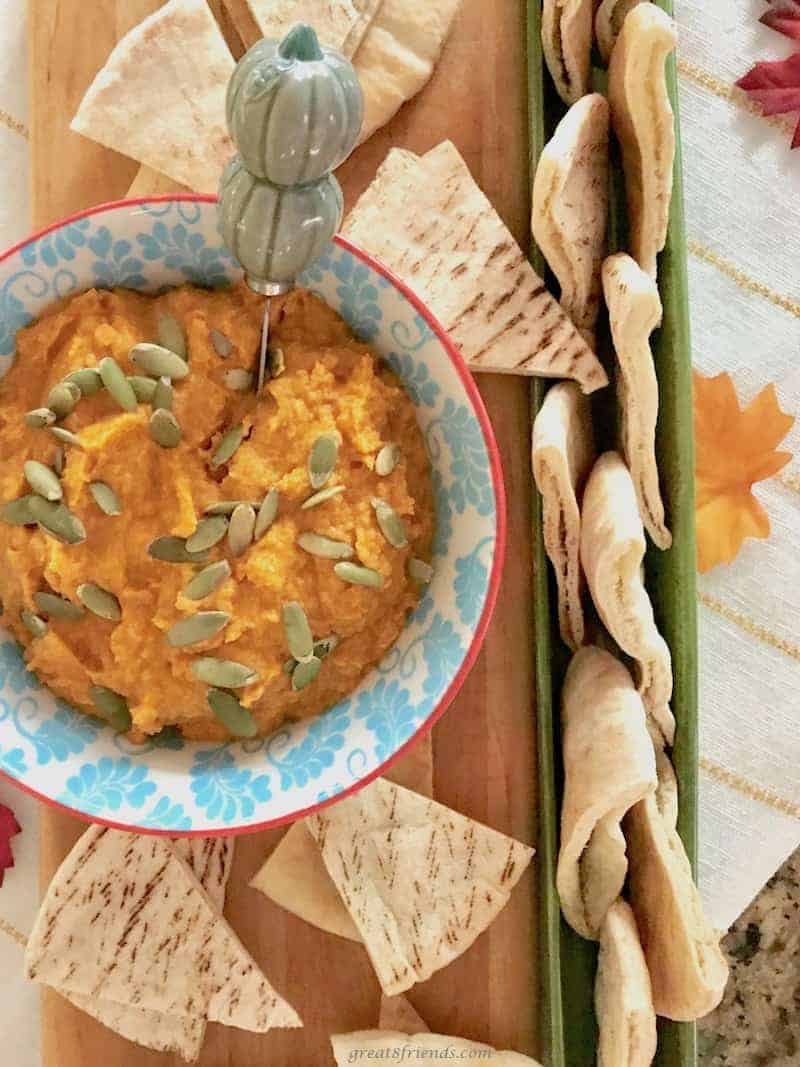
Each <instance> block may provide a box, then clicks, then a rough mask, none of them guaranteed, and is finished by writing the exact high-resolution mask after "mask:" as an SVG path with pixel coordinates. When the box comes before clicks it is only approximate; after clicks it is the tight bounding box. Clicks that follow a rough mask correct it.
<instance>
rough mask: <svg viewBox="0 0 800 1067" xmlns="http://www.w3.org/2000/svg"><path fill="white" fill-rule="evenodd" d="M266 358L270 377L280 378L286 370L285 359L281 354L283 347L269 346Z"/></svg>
mask: <svg viewBox="0 0 800 1067" xmlns="http://www.w3.org/2000/svg"><path fill="white" fill-rule="evenodd" d="M267 358H268V360H269V363H268V366H269V376H270V378H280V376H281V375H282V374H283V372H284V371H285V370H286V359H285V358H284V355H283V349H282V348H279V347H278V346H276V347H275V348H270V350H269V352H268V354H267Z"/></svg>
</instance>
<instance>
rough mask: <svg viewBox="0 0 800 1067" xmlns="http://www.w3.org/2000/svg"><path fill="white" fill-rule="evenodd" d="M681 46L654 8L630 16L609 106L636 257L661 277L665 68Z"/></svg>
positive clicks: (668, 181) (669, 153) (669, 154)
mask: <svg viewBox="0 0 800 1067" xmlns="http://www.w3.org/2000/svg"><path fill="white" fill-rule="evenodd" d="M676 42H677V32H676V29H675V23H674V22H673V21H672V19H671V18H670V17H669V15H667V14H665V13H664V12H663V11H662V10H661V8H660V7H657V6H656V5H655V4H637V5H636V6H635V7H634V8H633V9H632V10H631V11H630V12H629V13H628V15H627V16H626V18H625V21H624V23H623V24H622V31H621V32H620V35H619V37H618V38H617V43H616V44H615V45H614V50H613V52H612V53H611V62H610V64H609V68H608V102H609V104H610V106H611V122H612V125H613V127H614V132H615V133H616V135H617V140H618V141H619V143H620V148H621V149H622V167H623V170H624V172H625V194H626V197H627V201H628V221H629V224H630V242H631V247H630V251H631V255H632V256H633V258H634V259H635V260H636V262H637V263H638V264H639V266H640V267H641V268H642V270H645V271H647V273H648V274H650V275H652V276H653V277H654V278H655V276H656V269H657V266H656V257H657V256H658V253H659V252H660V251H661V249H662V248H663V247H664V244H665V243H666V239H667V226H668V224H669V205H670V200H671V199H672V166H673V163H674V160H675V122H674V116H673V113H672V105H671V104H670V102H669V95H668V93H667V83H666V78H665V76H664V62H665V60H666V58H667V56H668V55H669V53H670V52H671V51H672V50H673V49H674V47H675V44H676Z"/></svg>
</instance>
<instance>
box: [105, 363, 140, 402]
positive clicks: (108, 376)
mask: <svg viewBox="0 0 800 1067" xmlns="http://www.w3.org/2000/svg"><path fill="white" fill-rule="evenodd" d="M97 369H98V371H99V372H100V377H101V378H102V379H103V385H104V386H105V387H106V391H107V392H108V393H109V395H110V396H112V397H113V398H114V399H115V400H116V402H117V403H118V404H119V406H120V407H121V408H122V409H123V411H136V408H137V405H138V401H137V399H136V393H134V391H133V386H132V385H131V383H130V382H129V381H128V378H127V375H126V374H125V371H124V370H123V369H122V367H120V365H119V363H117V361H116V360H115V359H114V358H113V356H104V357H103V358H102V359H101V360H100V362H99V363H98V364H97Z"/></svg>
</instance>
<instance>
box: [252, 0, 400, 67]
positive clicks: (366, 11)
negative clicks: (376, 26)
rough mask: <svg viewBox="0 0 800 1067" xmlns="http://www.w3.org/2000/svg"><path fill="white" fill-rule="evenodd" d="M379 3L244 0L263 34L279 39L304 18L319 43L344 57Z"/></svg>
mask: <svg viewBox="0 0 800 1067" xmlns="http://www.w3.org/2000/svg"><path fill="white" fill-rule="evenodd" d="M380 5H381V0H247V6H248V7H249V8H250V12H251V14H252V16H253V18H254V19H255V20H256V22H257V24H258V28H259V29H260V30H261V32H262V34H263V35H264V36H265V37H269V38H271V39H272V40H274V41H280V40H282V39H283V38H284V37H285V36H286V34H287V33H288V32H289V30H290V29H291V28H292V26H295V25H296V24H297V23H298V22H305V23H308V24H309V25H311V26H313V27H314V30H315V31H316V34H317V37H318V38H319V40H320V43H321V44H324V45H327V46H328V47H329V48H335V49H336V50H337V51H339V52H341V53H342V55H344V56H347V57H348V59H349V58H350V56H352V55H353V53H354V52H355V51H356V49H357V48H358V46H359V45H360V44H361V41H362V39H363V37H364V34H365V33H366V32H367V28H368V27H369V24H370V22H371V21H372V19H373V17H374V15H375V12H376V11H377V10H378V8H379V7H380Z"/></svg>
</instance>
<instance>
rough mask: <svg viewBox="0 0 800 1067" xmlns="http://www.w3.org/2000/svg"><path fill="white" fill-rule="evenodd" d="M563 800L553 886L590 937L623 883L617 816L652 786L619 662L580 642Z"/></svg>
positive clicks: (649, 746) (638, 708) (648, 754)
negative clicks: (581, 644) (559, 845)
mask: <svg viewBox="0 0 800 1067" xmlns="http://www.w3.org/2000/svg"><path fill="white" fill-rule="evenodd" d="M561 701H562V706H561V736H562V743H563V749H564V803H563V805H562V809H561V849H560V852H559V856H558V869H557V873H556V885H557V887H558V893H559V896H560V898H561V910H562V911H563V913H564V918H565V919H566V920H567V922H568V923H569V924H570V926H571V927H572V928H573V930H575V931H576V932H577V933H579V934H580V935H581V937H587V938H590V939H596V938H598V937H599V936H600V930H601V927H602V925H603V921H604V919H605V917H606V912H607V911H608V909H609V908H610V907H611V905H612V904H613V902H614V901H615V900H616V899H617V897H618V896H619V894H620V892H621V891H622V887H623V885H624V884H625V876H626V874H627V870H628V862H627V858H626V856H625V838H624V837H623V835H622V826H621V823H622V817H623V816H624V815H625V813H626V812H627V811H628V810H629V808H631V807H632V805H633V804H635V803H637V801H639V800H641V799H642V797H645V796H647V794H648V793H652V792H653V791H654V790H655V788H656V763H655V757H654V755H653V743H652V741H651V740H650V735H649V733H648V732H647V719H646V716H645V711H644V706H643V705H642V699H641V697H640V696H639V694H638V693H637V692H636V689H635V688H634V685H633V681H632V680H631V676H630V675H629V674H628V672H627V671H626V669H625V668H624V667H623V665H622V664H621V663H620V662H619V660H617V659H615V658H614V656H612V655H611V654H610V653H609V652H604V651H603V650H602V649H600V648H594V647H592V646H587V647H586V648H582V649H581V650H580V651H579V652H577V653H576V654H575V655H574V656H573V657H572V662H571V663H570V665H569V668H568V670H567V677H566V680H565V682H564V690H563V693H562V698H561Z"/></svg>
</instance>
